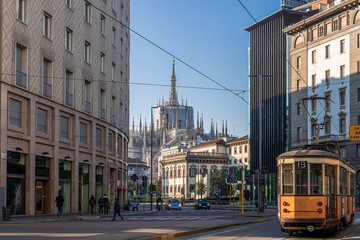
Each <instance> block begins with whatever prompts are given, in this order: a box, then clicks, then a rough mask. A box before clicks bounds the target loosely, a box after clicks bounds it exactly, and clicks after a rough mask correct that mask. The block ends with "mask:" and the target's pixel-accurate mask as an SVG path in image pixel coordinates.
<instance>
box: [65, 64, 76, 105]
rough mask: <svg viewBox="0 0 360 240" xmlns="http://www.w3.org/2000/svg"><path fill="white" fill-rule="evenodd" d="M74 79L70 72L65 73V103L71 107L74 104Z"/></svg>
mask: <svg viewBox="0 0 360 240" xmlns="http://www.w3.org/2000/svg"><path fill="white" fill-rule="evenodd" d="M73 91H74V78H73V73H72V72H70V71H67V70H66V72H65V103H66V105H69V106H73V104H74V95H73Z"/></svg>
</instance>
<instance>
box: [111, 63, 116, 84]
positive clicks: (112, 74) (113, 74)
mask: <svg viewBox="0 0 360 240" xmlns="http://www.w3.org/2000/svg"><path fill="white" fill-rule="evenodd" d="M115 71H116V65H115V63H114V62H113V63H112V65H111V80H113V81H115V73H116V72H115Z"/></svg>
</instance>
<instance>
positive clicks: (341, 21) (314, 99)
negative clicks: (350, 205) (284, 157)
mask: <svg viewBox="0 0 360 240" xmlns="http://www.w3.org/2000/svg"><path fill="white" fill-rule="evenodd" d="M359 4H360V2H359V1H358V0H346V1H334V0H322V1H315V2H314V3H313V4H312V5H311V10H315V11H318V13H317V14H315V15H313V16H311V17H308V18H306V19H304V20H302V21H300V22H297V23H295V24H293V25H291V26H289V27H287V28H286V29H285V30H284V31H285V33H287V34H288V36H289V61H290V63H291V66H289V130H290V131H289V138H290V148H291V149H297V148H302V147H303V146H304V145H305V144H310V143H312V142H314V140H315V135H316V130H317V127H316V125H317V124H323V127H322V128H321V129H320V143H321V142H323V143H324V142H333V143H334V144H335V145H336V146H339V151H340V155H341V156H342V157H343V158H345V159H346V160H347V161H349V162H352V163H353V164H354V166H356V167H357V168H359V167H360V166H359V164H358V163H359V161H358V160H359V159H360V145H359V144H356V143H354V142H349V125H359V124H360V105H359V101H360V81H359V80H360V7H359ZM304 98H307V100H306V101H304V102H303V101H302V99H304ZM319 98H320V99H319ZM354 160H355V161H354Z"/></svg>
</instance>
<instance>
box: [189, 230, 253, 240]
mask: <svg viewBox="0 0 360 240" xmlns="http://www.w3.org/2000/svg"><path fill="white" fill-rule="evenodd" d="M244 228H246V227H241V228H236V229H231V230H227V231H222V232H217V233H212V234H207V235H204V236H201V237H196V238H190V239H188V240H195V239H201V238H204V237H210V236H214V235H219V234H223V233H227V232H233V231H237V230H240V229H244Z"/></svg>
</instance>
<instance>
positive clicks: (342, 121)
mask: <svg viewBox="0 0 360 240" xmlns="http://www.w3.org/2000/svg"><path fill="white" fill-rule="evenodd" d="M339 131H340V133H341V134H344V133H346V121H345V117H341V118H340V126H339Z"/></svg>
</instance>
